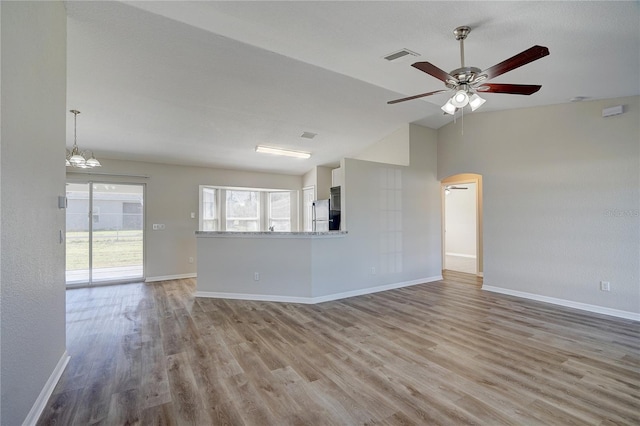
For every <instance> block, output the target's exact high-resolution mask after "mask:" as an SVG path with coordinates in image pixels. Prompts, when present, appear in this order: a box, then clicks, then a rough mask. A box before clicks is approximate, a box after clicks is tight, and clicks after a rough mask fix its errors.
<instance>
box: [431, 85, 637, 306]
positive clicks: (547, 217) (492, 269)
mask: <svg viewBox="0 0 640 426" xmlns="http://www.w3.org/2000/svg"><path fill="white" fill-rule="evenodd" d="M639 99H640V98H638V97H630V98H619V99H608V100H599V101H590V102H580V103H569V104H561V105H554V106H548V107H539V108H527V109H519V110H512V111H501V112H487V113H473V114H469V115H466V116H465V119H464V134H462V132H461V129H460V127H461V125H462V123H461V122H460V121H459V122H458V123H457V124H450V125H447V126H445V127H443V128H441V129H440V130H439V131H438V176H439V177H440V178H441V179H442V178H444V177H447V176H451V175H453V174H457V173H463V172H474V173H479V174H482V176H483V196H484V200H483V207H484V283H485V284H486V285H489V286H494V287H500V288H504V289H509V290H513V291H520V292H526V293H532V294H535V295H540V296H546V297H552V298H558V299H564V300H568V301H573V302H578V303H585V304H590V305H596V306H600V307H603V308H609V309H617V310H621V311H626V312H633V313H639V312H640V277H639V274H640V244H639V241H640V217H639V216H638V210H639V209H640V181H639V178H640V124H639V123H640V120H639V119H638V117H639V116H640V109H639ZM614 105H624V106H625V113H624V114H622V115H618V116H615V117H609V118H603V117H602V109H603V108H606V107H610V106H614ZM601 280H604V281H609V282H610V283H611V291H610V292H602V291H600V290H599V283H600V281H601Z"/></svg>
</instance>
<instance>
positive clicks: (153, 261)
mask: <svg viewBox="0 0 640 426" xmlns="http://www.w3.org/2000/svg"><path fill="white" fill-rule="evenodd" d="M100 162H101V163H102V165H103V167H101V168H100V170H98V173H112V174H128V175H144V176H148V178H132V177H113V176H99V175H94V176H87V175H81V174H77V173H69V174H68V178H69V179H71V180H78V179H88V178H90V179H93V180H94V181H107V182H133V183H144V184H145V185H146V193H145V197H146V199H145V212H146V223H145V233H146V235H145V237H146V240H145V243H146V248H145V264H146V268H145V269H146V270H145V273H146V276H147V278H148V279H157V278H161V277H177V276H188V275H194V274H195V273H196V270H197V265H196V263H195V262H194V263H189V257H193V258H196V259H197V256H196V238H195V231H197V230H198V215H199V211H198V187H199V185H214V186H238V187H250V188H266V189H288V190H298V191H300V190H301V189H302V178H301V177H300V176H292V175H281V174H275V173H257V172H246V171H241V170H224V169H214V168H205V167H187V166H175V165H167V164H157V163H145V162H134V161H122V160H110V159H102V158H100ZM191 212H195V213H196V217H195V219H192V218H191ZM154 223H162V224H164V225H165V229H164V230H161V231H154V230H153V229H152V225H153V224H154ZM196 262H197V261H196Z"/></svg>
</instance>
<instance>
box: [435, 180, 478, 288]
mask: <svg viewBox="0 0 640 426" xmlns="http://www.w3.org/2000/svg"><path fill="white" fill-rule="evenodd" d="M481 185H482V177H481V176H480V175H475V174H464V175H455V176H451V177H449V178H447V179H444V180H443V181H442V185H441V186H442V188H441V189H442V209H443V211H442V264H443V265H442V269H443V270H446V271H456V272H463V273H469V274H474V275H477V276H482V275H483V274H482V244H481V243H482V228H481V226H482V220H481V217H482V187H481Z"/></svg>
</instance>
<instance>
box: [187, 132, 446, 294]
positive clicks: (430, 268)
mask: <svg viewBox="0 0 640 426" xmlns="http://www.w3.org/2000/svg"><path fill="white" fill-rule="evenodd" d="M410 130H411V132H410V135H411V136H410V138H411V160H412V161H411V165H410V166H408V167H403V166H396V165H390V164H383V163H377V162H369V161H361V160H355V159H344V161H343V162H342V167H343V168H344V169H343V170H344V173H345V175H344V176H345V182H344V187H343V191H344V192H343V194H344V197H343V199H342V201H343V203H344V205H345V208H346V209H347V210H348V212H349V215H348V219H347V221H348V223H347V228H346V229H347V230H348V234H347V235H345V236H343V237H334V238H313V239H299V240H297V239H295V238H292V239H279V238H275V237H263V238H238V237H229V238H199V239H198V247H199V248H201V249H202V250H203V252H200V253H199V256H200V261H201V262H206V263H203V264H201V265H200V267H199V271H203V274H202V275H203V276H204V275H206V276H207V277H215V279H213V278H211V279H210V280H208V281H204V280H203V279H202V277H199V279H198V291H199V292H202V293H227V294H234V295H236V296H237V295H244V297H248V298H252V297H256V295H263V296H267V298H268V296H277V297H276V298H275V299H277V300H282V297H304V298H311V299H317V298H322V297H323V296H331V295H338V294H341V293H346V292H359V291H361V292H367V290H368V289H375V288H376V287H378V288H380V287H384V286H393V285H396V284H416V283H422V282H427V281H431V280H435V279H438V278H440V277H441V271H442V259H441V233H440V222H441V206H440V183H439V182H438V180H437V179H436V158H437V153H436V148H437V147H436V132H435V131H434V130H431V129H427V128H424V127H420V126H414V125H412V126H411V129H410ZM205 251H206V252H205ZM235 252H242V253H244V256H242V257H238V256H233V255H230V254H229V253H235ZM283 265H284V266H283ZM309 265H310V266H309ZM256 271H257V272H260V273H261V274H262V278H261V279H260V281H254V280H253V273H254V272H256ZM263 271H267V273H266V274H263ZM274 276H275V278H273V277H274ZM309 289H310V291H311V294H309ZM202 293H201V294H202ZM202 295H204V294H202Z"/></svg>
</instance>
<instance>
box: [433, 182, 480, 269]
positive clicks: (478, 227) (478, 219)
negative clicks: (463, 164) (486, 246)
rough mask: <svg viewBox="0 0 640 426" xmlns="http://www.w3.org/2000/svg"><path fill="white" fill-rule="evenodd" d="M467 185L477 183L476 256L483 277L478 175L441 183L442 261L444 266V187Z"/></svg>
mask: <svg viewBox="0 0 640 426" xmlns="http://www.w3.org/2000/svg"><path fill="white" fill-rule="evenodd" d="M465 183H475V184H476V211H477V215H476V255H477V262H478V275H479V276H482V275H483V273H484V268H483V264H484V255H483V250H482V246H483V244H482V175H479V174H477V173H460V174H457V175H452V176H449V177H447V178H444V179H442V180H441V181H440V184H441V186H442V190H441V191H440V194H441V196H442V259H443V264H444V258H445V252H444V241H445V235H444V229H445V227H444V225H445V223H444V221H445V217H444V216H445V215H444V187H445V186H447V185H462V184H465Z"/></svg>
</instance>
